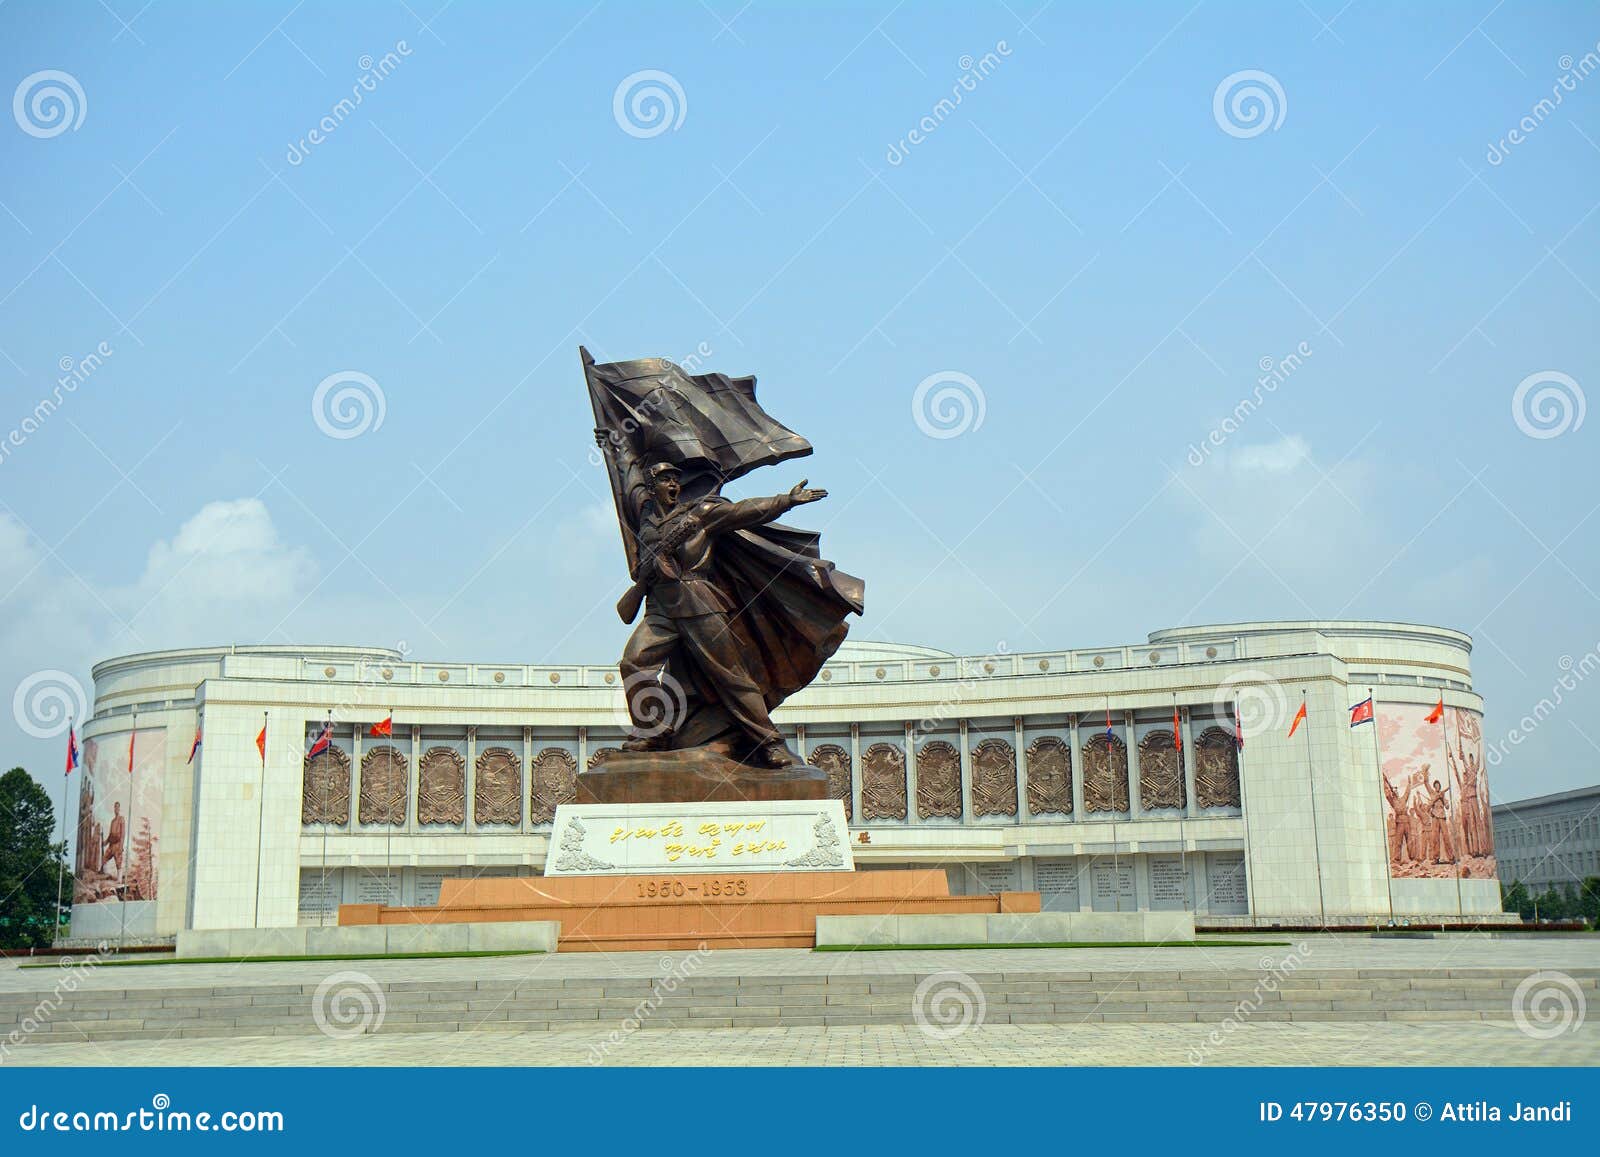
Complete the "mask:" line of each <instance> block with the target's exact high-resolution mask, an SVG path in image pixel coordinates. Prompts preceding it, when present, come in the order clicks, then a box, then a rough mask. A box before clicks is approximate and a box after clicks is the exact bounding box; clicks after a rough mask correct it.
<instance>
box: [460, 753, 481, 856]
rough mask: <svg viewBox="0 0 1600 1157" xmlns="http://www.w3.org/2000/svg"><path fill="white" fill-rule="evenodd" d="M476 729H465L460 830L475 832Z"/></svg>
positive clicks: (476, 792) (476, 786)
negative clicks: (465, 757) (464, 762)
mask: <svg viewBox="0 0 1600 1157" xmlns="http://www.w3.org/2000/svg"><path fill="white" fill-rule="evenodd" d="M477 764H478V729H477V728H476V727H468V728H467V782H466V789H467V790H466V802H465V803H464V804H463V805H462V806H463V811H462V815H461V830H462V831H464V832H475V831H477V830H478V827H477V821H476V820H475V819H474V818H473V814H472V810H473V801H474V800H476V799H477V795H478V766H477Z"/></svg>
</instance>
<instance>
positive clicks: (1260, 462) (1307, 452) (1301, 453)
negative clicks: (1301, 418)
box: [1224, 434, 1311, 474]
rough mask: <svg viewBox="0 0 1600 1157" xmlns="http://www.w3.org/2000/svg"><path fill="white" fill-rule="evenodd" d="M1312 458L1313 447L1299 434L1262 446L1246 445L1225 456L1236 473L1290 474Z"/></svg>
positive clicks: (1228, 464) (1230, 467)
mask: <svg viewBox="0 0 1600 1157" xmlns="http://www.w3.org/2000/svg"><path fill="white" fill-rule="evenodd" d="M1310 460H1311V447H1310V446H1309V445H1307V444H1306V440H1305V439H1304V438H1302V437H1300V435H1298V434H1287V435H1285V436H1284V437H1282V438H1280V439H1278V440H1277V441H1276V442H1267V443H1264V444H1263V445H1260V446H1245V447H1242V448H1241V449H1239V450H1238V451H1236V452H1235V453H1233V454H1232V455H1226V456H1225V457H1224V461H1225V462H1226V463H1227V466H1228V468H1229V469H1231V470H1232V471H1233V472H1234V473H1236V474H1288V473H1290V472H1292V471H1293V470H1294V469H1295V468H1296V467H1298V466H1299V465H1300V464H1301V463H1303V462H1309V461H1310Z"/></svg>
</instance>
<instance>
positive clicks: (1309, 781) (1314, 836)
mask: <svg viewBox="0 0 1600 1157" xmlns="http://www.w3.org/2000/svg"><path fill="white" fill-rule="evenodd" d="M1300 702H1301V704H1302V705H1303V704H1304V703H1305V702H1306V689H1305V688H1304V687H1302V688H1300ZM1280 726H1281V724H1280ZM1306 787H1307V788H1308V789H1309V790H1310V795H1311V849H1312V852H1311V854H1312V855H1313V856H1315V857H1316V861H1317V912H1318V914H1319V915H1320V917H1321V919H1322V927H1323V928H1324V929H1325V928H1327V926H1328V905H1327V901H1326V900H1325V899H1324V898H1323V895H1322V833H1321V832H1320V831H1319V830H1318V828H1317V778H1316V776H1314V775H1312V774H1311V720H1310V719H1309V718H1308V719H1307V720H1306Z"/></svg>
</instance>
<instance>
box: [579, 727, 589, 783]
mask: <svg viewBox="0 0 1600 1157" xmlns="http://www.w3.org/2000/svg"><path fill="white" fill-rule="evenodd" d="M588 770H589V729H588V728H587V727H580V728H578V771H579V772H580V773H582V772H585V771H588Z"/></svg>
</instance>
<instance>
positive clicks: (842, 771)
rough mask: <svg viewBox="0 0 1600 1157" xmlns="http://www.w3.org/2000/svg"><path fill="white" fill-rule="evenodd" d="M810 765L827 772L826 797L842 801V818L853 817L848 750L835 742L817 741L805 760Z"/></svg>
mask: <svg viewBox="0 0 1600 1157" xmlns="http://www.w3.org/2000/svg"><path fill="white" fill-rule="evenodd" d="M806 762H807V763H809V764H811V766H812V767H820V768H822V770H823V771H825V772H827V773H828V798H829V799H837V800H843V801H844V818H845V819H846V820H847V821H848V820H852V819H854V818H855V808H854V807H853V804H854V803H855V801H854V800H853V799H851V794H852V793H851V784H850V752H849V751H847V750H846V749H845V748H843V747H840V746H839V745H838V744H837V743H819V744H817V746H815V747H813V748H812V749H811V755H810V757H809V758H808V759H807V760H806Z"/></svg>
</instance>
